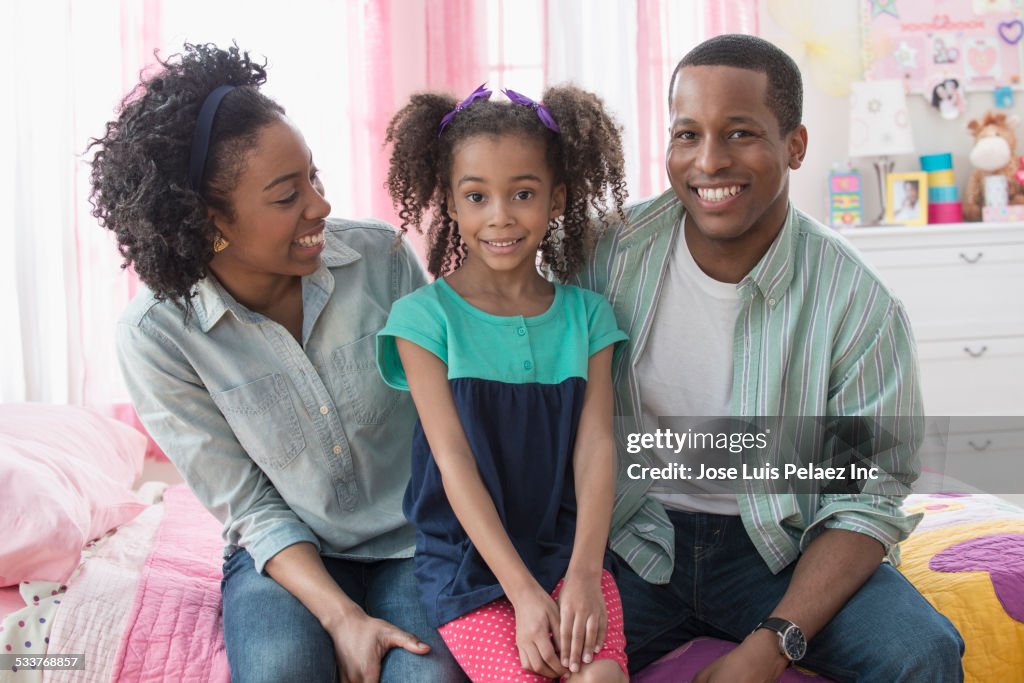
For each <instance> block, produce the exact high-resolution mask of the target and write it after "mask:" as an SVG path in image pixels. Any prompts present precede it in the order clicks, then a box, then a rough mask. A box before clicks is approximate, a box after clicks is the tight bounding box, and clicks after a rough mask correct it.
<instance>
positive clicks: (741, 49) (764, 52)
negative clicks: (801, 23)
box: [669, 33, 804, 135]
mask: <svg viewBox="0 0 1024 683" xmlns="http://www.w3.org/2000/svg"><path fill="white" fill-rule="evenodd" d="M686 66H731V67H736V68H738V69H749V70H751V71H757V72H759V73H763V74H766V75H767V76H768V93H767V96H766V99H767V102H766V104H767V105H768V108H769V109H771V110H772V113H773V114H775V118H776V119H777V120H778V122H779V131H780V132H781V133H782V134H783V135H785V134H787V133H791V132H793V131H794V130H796V128H797V126H799V125H800V122H801V120H802V118H803V102H804V86H803V80H802V79H801V78H800V69H799V67H797V65H796V62H794V61H793V60H792V59H791V58H790V56H789V55H787V54H786V53H785V52H783V51H782V50H780V49H779V48H778V47H776V46H775V45H772V44H771V43H769V42H768V41H767V40H764V39H762V38H758V37H756V36H748V35H744V34H740V33H730V34H726V35H722V36H716V37H714V38H711V39H709V40H706V41H704V42H703V43H701V44H700V45H698V46H697V47H695V48H693V49H692V50H690V51H689V52H688V53H686V56H685V57H683V58H682V60H680V62H679V64H677V65H676V69H675V71H673V72H672V80H671V81H669V83H670V85H669V106H670V107H671V106H672V90H673V88H675V84H676V77H677V76H678V75H679V70H680V69H682V68H683V67H686Z"/></svg>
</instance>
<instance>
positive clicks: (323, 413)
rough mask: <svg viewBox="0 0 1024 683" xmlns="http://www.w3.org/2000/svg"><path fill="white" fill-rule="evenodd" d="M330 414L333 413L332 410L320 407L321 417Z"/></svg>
mask: <svg viewBox="0 0 1024 683" xmlns="http://www.w3.org/2000/svg"><path fill="white" fill-rule="evenodd" d="M329 412H331V410H330V408H328V407H327V406H320V414H321V415H326V414H327V413H329Z"/></svg>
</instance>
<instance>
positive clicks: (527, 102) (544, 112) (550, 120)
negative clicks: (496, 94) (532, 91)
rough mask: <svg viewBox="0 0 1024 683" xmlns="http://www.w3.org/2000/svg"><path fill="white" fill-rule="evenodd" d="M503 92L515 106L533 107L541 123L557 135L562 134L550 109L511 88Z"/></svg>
mask: <svg viewBox="0 0 1024 683" xmlns="http://www.w3.org/2000/svg"><path fill="white" fill-rule="evenodd" d="M502 92H503V93H505V95H506V96H507V97H508V99H509V100H511V101H512V102H514V103H515V104H522V105H524V106H526V107H533V110H534V111H535V112H537V118H539V119H540V122H541V123H543V124H544V126H545V127H547V128H548V129H549V130H553V131H554V132H556V133H561V132H562V131H561V129H560V128H559V127H558V123H556V122H555V118H554V117H553V116H552V115H551V112H550V111H548V108H547V107H545V106H544V105H543V104H541V103H540V102H534V101H533V100H531V99H530V98H529V97H527V96H526V95H521V94H519V93H517V92H516V91H515V90H511V89H509V88H505V89H504V90H502Z"/></svg>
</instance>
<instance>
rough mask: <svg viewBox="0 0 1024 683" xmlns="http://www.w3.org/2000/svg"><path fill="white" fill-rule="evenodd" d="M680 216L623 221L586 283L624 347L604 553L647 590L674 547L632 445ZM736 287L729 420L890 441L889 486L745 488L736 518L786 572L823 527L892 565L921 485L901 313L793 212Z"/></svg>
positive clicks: (653, 208)
mask: <svg viewBox="0 0 1024 683" xmlns="http://www.w3.org/2000/svg"><path fill="white" fill-rule="evenodd" d="M683 215H684V209H683V205H682V203H681V202H680V201H679V199H678V198H677V197H676V195H675V193H674V192H673V191H672V190H669V191H668V192H666V193H665V194H663V195H661V196H659V197H656V198H653V199H650V200H647V201H645V202H641V203H639V204H635V205H633V206H631V207H629V208H627V210H626V219H627V220H626V222H625V223H620V224H617V225H613V226H612V227H611V228H610V229H609V230H608V232H607V233H606V234H605V236H604V237H603V238H602V240H601V241H600V242H599V243H598V245H597V247H596V251H595V254H594V257H593V258H592V259H591V261H590V262H589V263H588V264H587V266H586V267H585V269H584V271H583V272H582V273H581V274H580V275H579V278H578V280H579V284H580V285H582V286H583V287H587V288H589V289H593V290H595V291H598V292H601V293H603V294H604V295H605V296H606V297H607V298H608V300H609V301H610V302H611V304H612V307H613V309H614V311H615V315H616V318H617V319H618V323H619V328H620V329H622V330H623V331H624V332H626V333H627V334H628V335H629V341H628V342H626V343H624V344H622V345H620V347H619V348H618V349H617V350H616V356H615V362H614V365H613V380H614V382H615V389H616V390H615V415H616V441H617V442H618V455H619V481H618V486H617V492H616V501H615V508H614V513H613V519H612V531H611V536H610V544H611V547H612V549H613V550H614V551H615V552H616V553H618V554H619V555H620V556H621V557H622V558H623V559H624V560H626V561H627V562H628V563H629V564H630V566H631V567H632V568H633V569H634V570H635V571H636V572H637V573H638V574H639V575H640V576H642V577H643V578H645V579H646V580H647V581H650V582H652V583H667V582H668V581H669V579H670V577H671V575H672V570H673V566H674V553H675V549H674V545H673V544H674V534H673V532H672V526H671V523H670V522H669V519H668V516H667V515H666V514H665V511H664V509H663V508H662V506H661V504H660V503H658V502H657V501H655V500H654V499H653V498H651V497H649V496H648V495H646V494H647V489H648V488H649V486H650V484H651V481H650V480H649V479H646V478H641V479H630V478H628V477H627V476H626V468H627V466H628V465H629V464H631V463H634V462H638V463H640V464H642V465H645V466H656V464H657V460H656V459H655V456H654V455H653V454H652V453H651V452H650V451H648V450H645V449H640V452H639V453H637V454H635V455H634V454H630V453H629V452H628V451H627V449H626V435H627V433H628V430H629V429H630V427H629V425H631V424H632V425H636V424H637V422H638V416H640V415H641V414H642V409H641V397H640V392H641V391H642V388H643V378H642V377H638V376H637V373H636V364H637V359H638V358H639V357H640V355H641V354H642V353H643V350H644V345H645V343H646V341H647V337H648V334H649V333H650V329H651V324H652V322H653V320H654V313H655V309H656V306H657V305H658V298H659V294H660V291H661V286H662V281H663V279H664V274H665V272H666V271H665V269H666V264H667V263H668V259H669V255H670V254H671V251H672V246H673V244H674V240H675V239H677V238H678V237H679V235H680V234H681V230H680V226H681V225H682V219H683ZM736 287H737V290H738V292H739V294H740V298H741V300H742V305H741V308H740V313H739V317H738V319H737V322H736V334H735V335H734V342H733V349H732V353H733V389H732V405H731V410H732V415H733V416H736V417H749V416H818V417H826V416H861V417H865V418H874V419H879V420H882V418H885V419H884V423H885V424H886V425H887V426H888V427H889V429H890V430H892V431H893V432H894V433H895V437H896V438H895V445H894V446H892V447H891V448H886V449H885V450H884V451H883V452H882V453H878V454H876V456H875V458H874V464H876V465H878V466H879V467H880V468H881V470H882V471H883V472H884V473H887V475H888V476H883V477H881V478H879V479H878V480H871V481H870V482H869V483H868V484H867V485H866V486H865V487H864V488H863V490H861V491H860V492H857V493H821V494H799V493H778V492H777V491H776V490H773V487H772V486H771V484H770V483H768V482H761V481H757V480H753V481H743V482H742V485H741V488H740V490H739V493H738V496H737V498H738V503H739V508H740V516H741V517H742V519H743V522H744V526H745V527H746V529H747V530H748V532H749V533H750V537H751V539H752V540H753V543H754V545H755V547H756V548H757V550H758V552H759V553H760V555H761V557H762V558H764V560H765V562H766V563H767V564H768V566H769V567H770V568H771V570H772V571H773V572H775V573H778V572H779V571H781V570H782V569H783V568H785V567H786V566H788V565H789V564H790V563H791V562H793V561H794V560H795V559H796V558H797V557H798V556H799V554H800V553H801V552H802V551H803V550H804V549H805V548H806V547H807V545H808V543H810V542H811V540H813V539H814V537H815V536H816V535H817V534H818V533H820V532H821V531H822V530H823V529H824V528H836V529H846V530H850V531H856V532H860V533H864V534H867V535H869V536H871V537H872V538H875V539H876V540H878V541H879V542H880V543H882V545H883V546H884V547H885V549H886V552H887V554H888V557H889V560H890V561H891V562H893V563H896V562H898V548H897V544H898V543H899V542H900V541H902V540H903V539H904V538H906V537H907V535H909V533H910V532H911V531H912V530H913V528H914V526H915V525H916V524H917V522H918V520H919V519H920V516H907V515H905V514H904V513H903V512H902V511H901V509H900V504H901V502H902V500H903V498H904V497H905V496H906V494H907V493H909V486H910V484H911V483H912V482H913V481H914V479H916V477H917V475H918V472H919V465H918V462H917V458H916V456H915V452H916V449H917V446H918V445H919V444H920V440H921V435H922V432H923V414H924V413H923V406H922V400H921V391H920V385H919V379H918V378H919V375H918V369H917V358H916V351H915V347H914V341H913V334H912V332H911V328H910V322H909V320H908V319H907V315H906V312H905V310H904V308H903V305H902V304H901V303H900V302H899V301H898V300H897V299H896V298H895V296H894V295H893V294H892V292H891V291H890V290H889V289H888V288H887V287H886V286H885V285H884V284H882V282H881V281H880V280H879V278H878V276H877V275H876V274H875V273H874V272H873V271H872V270H871V269H870V268H869V267H868V266H866V265H865V264H864V262H863V261H862V260H861V258H860V256H859V255H858V254H857V252H856V251H855V250H854V249H853V248H852V247H851V246H850V245H849V244H848V243H847V242H846V241H845V240H843V239H842V238H841V237H840V236H838V235H837V234H836V233H835V232H833V231H831V230H829V229H828V228H825V227H823V226H821V225H820V224H819V223H817V222H816V221H814V220H813V219H812V218H810V217H808V216H807V215H805V214H804V213H802V212H800V211H798V210H796V209H795V208H793V207H792V205H791V206H790V208H789V212H788V214H787V217H786V222H785V224H784V225H783V228H782V230H781V231H780V233H779V235H778V237H777V238H776V239H775V241H774V242H773V243H772V245H771V247H770V248H769V249H768V251H767V253H766V254H765V255H764V257H762V259H761V261H760V262H759V263H758V264H757V265H756V266H755V267H754V269H753V270H752V271H751V272H750V273H749V274H748V275H747V276H746V277H744V278H743V280H741V281H740V282H739V284H737V286H736ZM662 305H666V306H667V305H671V303H670V302H664V303H663V304H662ZM679 314H680V315H686V312H685V311H679ZM821 448H822V449H824V448H825V446H824V445H822V446H821ZM633 450H636V448H635V447H634V449H633Z"/></svg>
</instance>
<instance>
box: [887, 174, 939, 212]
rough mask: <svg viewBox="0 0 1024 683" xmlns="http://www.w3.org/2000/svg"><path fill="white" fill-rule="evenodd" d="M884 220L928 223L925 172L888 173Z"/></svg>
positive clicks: (926, 179) (926, 176) (926, 177)
mask: <svg viewBox="0 0 1024 683" xmlns="http://www.w3.org/2000/svg"><path fill="white" fill-rule="evenodd" d="M915 193H916V196H915ZM885 222H886V223H888V224H889V225H926V224H927V223H928V174H927V173H925V172H924V171H915V172H913V173H890V174H889V175H888V177H887V178H886V190H885Z"/></svg>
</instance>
